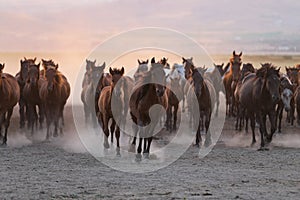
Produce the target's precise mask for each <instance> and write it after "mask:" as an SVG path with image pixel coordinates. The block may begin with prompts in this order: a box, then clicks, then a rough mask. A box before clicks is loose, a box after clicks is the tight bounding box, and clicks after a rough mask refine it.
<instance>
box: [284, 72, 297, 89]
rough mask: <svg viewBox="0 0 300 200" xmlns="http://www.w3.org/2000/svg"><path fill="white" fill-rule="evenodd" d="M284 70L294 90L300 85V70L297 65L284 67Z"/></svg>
mask: <svg viewBox="0 0 300 200" xmlns="http://www.w3.org/2000/svg"><path fill="white" fill-rule="evenodd" d="M285 70H286V74H287V75H288V77H289V79H290V80H291V82H292V84H293V87H294V91H295V90H296V88H297V87H298V86H299V85H300V82H299V80H300V73H299V72H300V71H299V68H297V67H285Z"/></svg>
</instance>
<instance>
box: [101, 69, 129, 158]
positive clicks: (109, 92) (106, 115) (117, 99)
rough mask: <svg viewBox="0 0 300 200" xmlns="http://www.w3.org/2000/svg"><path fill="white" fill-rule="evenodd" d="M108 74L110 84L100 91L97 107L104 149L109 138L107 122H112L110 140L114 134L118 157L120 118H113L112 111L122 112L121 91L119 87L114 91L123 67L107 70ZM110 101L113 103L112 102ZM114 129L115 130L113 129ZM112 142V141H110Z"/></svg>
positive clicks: (107, 146)
mask: <svg viewBox="0 0 300 200" xmlns="http://www.w3.org/2000/svg"><path fill="white" fill-rule="evenodd" d="M109 73H110V74H111V76H112V84H111V85H110V86H106V87H104V88H103V89H102V91H101V94H100V97H99V100H98V107H99V115H98V118H99V121H101V125H102V129H103V132H104V135H105V137H104V143H103V145H104V148H109V143H108V137H109V128H108V124H109V120H110V119H111V120H112V123H111V130H110V131H111V138H113V135H114V132H115V136H116V140H117V149H116V150H117V155H120V127H119V124H120V120H121V119H122V116H120V118H117V119H116V118H114V116H113V111H112V109H116V110H117V111H122V110H123V109H124V99H122V97H121V96H122V94H121V91H120V90H119V89H120V87H119V88H118V89H116V90H114V88H115V85H116V84H117V83H118V81H119V80H120V78H121V77H122V76H123V74H124V67H122V69H120V70H119V69H116V68H115V69H112V68H109ZM113 95H114V98H113ZM112 99H113V100H114V101H112ZM115 128H116V129H115ZM111 141H112V142H113V139H111Z"/></svg>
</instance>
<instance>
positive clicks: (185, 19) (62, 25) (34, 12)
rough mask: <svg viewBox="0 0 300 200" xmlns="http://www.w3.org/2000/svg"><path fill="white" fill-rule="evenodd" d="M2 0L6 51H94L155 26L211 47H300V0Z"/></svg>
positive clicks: (1, 40) (0, 40)
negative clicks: (116, 38)
mask: <svg viewBox="0 0 300 200" xmlns="http://www.w3.org/2000/svg"><path fill="white" fill-rule="evenodd" d="M0 2H1V6H0V22H1V30H0V35H1V37H0V51H1V52H58V51H71V52H77V51H90V50H92V49H93V48H94V47H95V46H96V45H98V44H99V43H101V42H103V41H104V40H106V39H108V38H109V37H111V36H113V35H115V34H118V33H120V32H123V31H126V30H130V29H133V28H139V27H149V26H150V27H164V28H170V29H175V30H177V31H181V32H183V33H185V34H187V35H188V36H190V37H192V38H193V39H195V40H196V41H197V42H199V43H200V44H202V45H203V46H204V47H205V48H206V49H207V50H208V51H209V52H211V53H228V52H231V51H232V49H238V50H243V51H248V52H254V53H255V52H274V51H283V52H294V53H295V52H296V53H297V52H299V51H300V26H299V20H300V15H299V8H300V1H298V0H284V1H282V0H281V1H274V0H264V1H259V0H252V1H242V0H239V1H237V0H219V1H211V0H200V1H199V0H187V1H182V0H172V1H166V0H165V1H164V0H163V1H158V0H127V1H120V0H101V1H96V0H88V1H87V0H82V1H73V0H72V1H71V0H65V1H60V0H53V1H50V0H49V1H37V0H27V1H19V0H1V1H0ZM158 39H159V38H158ZM133 42H134V41H133Z"/></svg>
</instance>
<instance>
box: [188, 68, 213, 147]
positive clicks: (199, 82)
mask: <svg viewBox="0 0 300 200" xmlns="http://www.w3.org/2000/svg"><path fill="white" fill-rule="evenodd" d="M201 70H204V68H195V69H191V74H192V80H193V82H192V85H191V89H192V90H193V91H194V93H195V97H196V99H193V102H192V103H191V105H190V106H191V107H192V110H193V112H192V116H193V119H194V121H195V120H196V119H199V124H198V127H197V133H196V145H197V146H201V142H202V138H201V124H202V122H204V126H205V133H206V139H205V143H204V144H205V146H206V147H207V146H209V145H210V144H211V135H210V131H209V125H210V120H211V113H212V110H213V102H212V99H211V94H210V91H209V86H208V85H207V82H206V81H205V80H204V77H203V75H202V73H204V71H202V73H201ZM211 86H212V85H211ZM197 107H198V109H199V111H198V112H195V110H197ZM199 114H200V115H199Z"/></svg>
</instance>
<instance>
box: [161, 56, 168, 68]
mask: <svg viewBox="0 0 300 200" xmlns="http://www.w3.org/2000/svg"><path fill="white" fill-rule="evenodd" d="M159 63H160V64H162V65H163V66H164V68H166V69H170V64H169V63H168V58H165V57H163V58H162V59H161V60H160V61H159Z"/></svg>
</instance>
